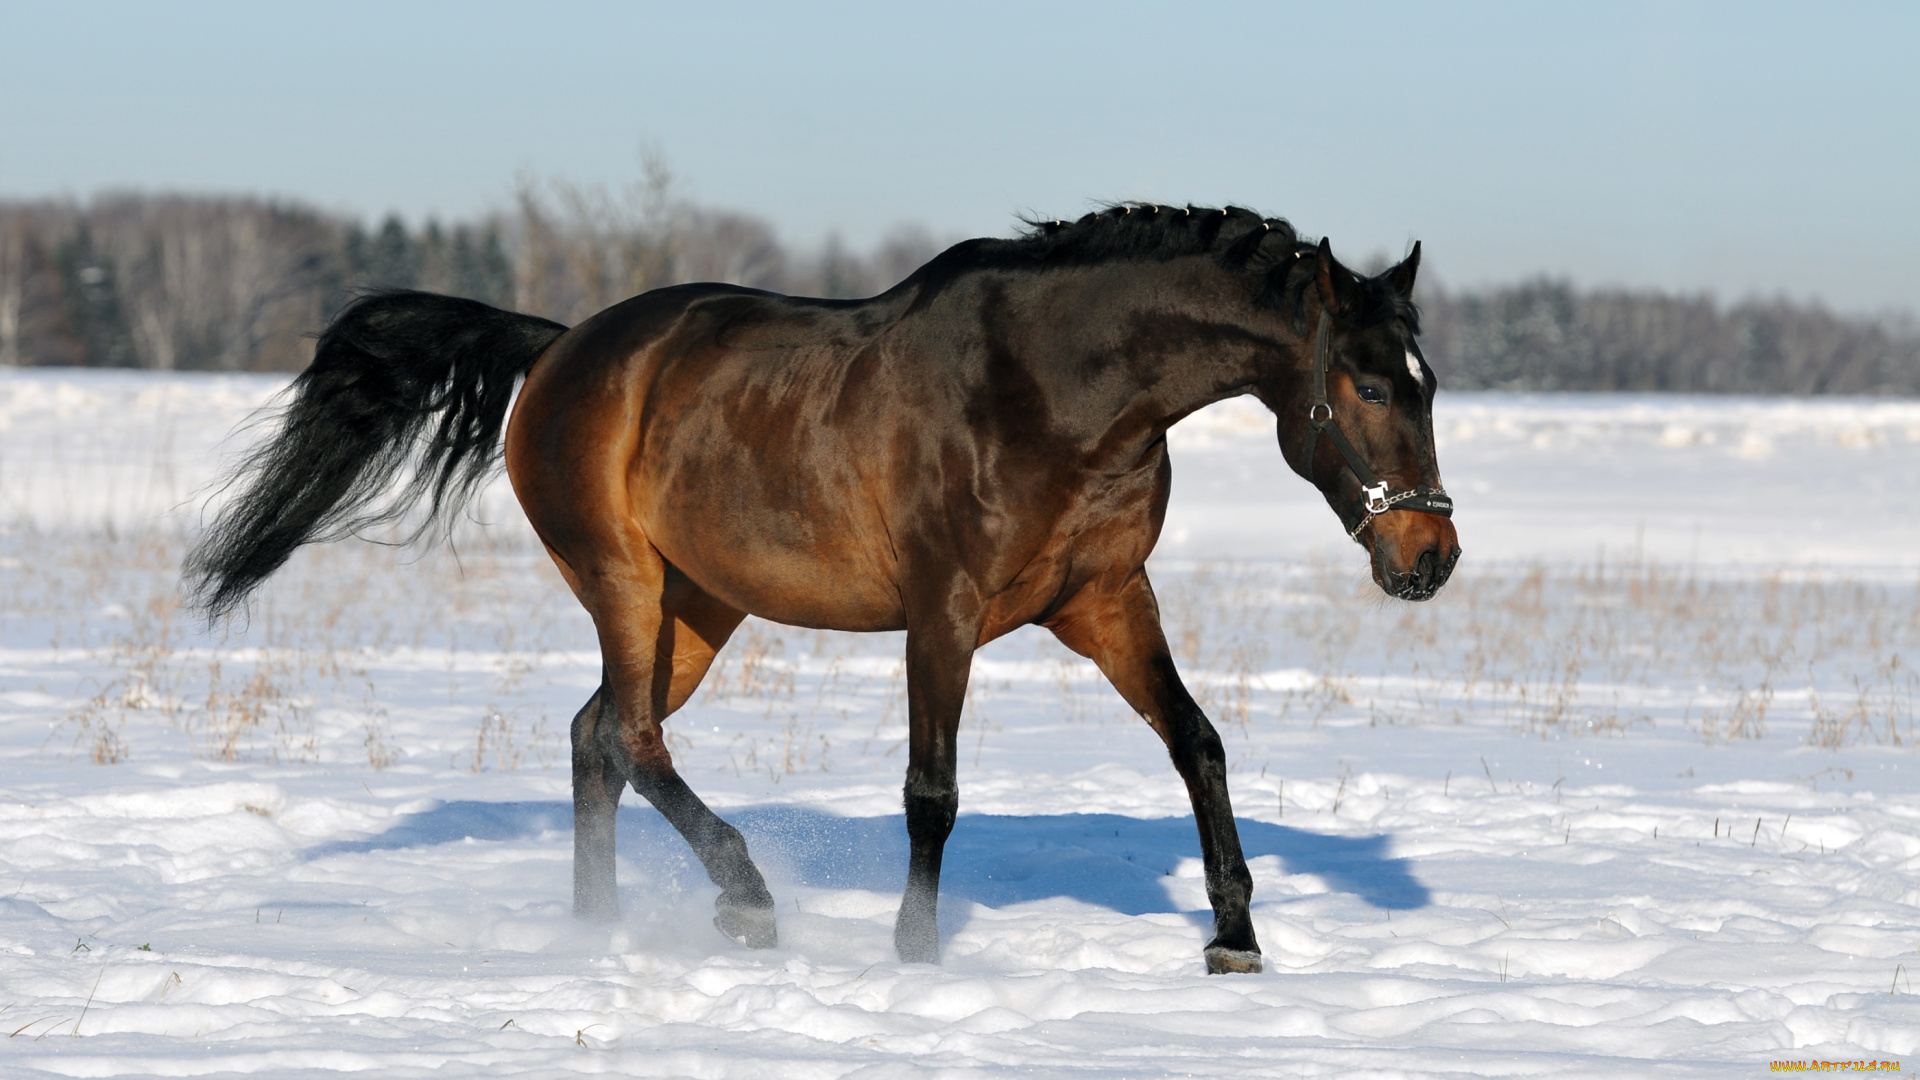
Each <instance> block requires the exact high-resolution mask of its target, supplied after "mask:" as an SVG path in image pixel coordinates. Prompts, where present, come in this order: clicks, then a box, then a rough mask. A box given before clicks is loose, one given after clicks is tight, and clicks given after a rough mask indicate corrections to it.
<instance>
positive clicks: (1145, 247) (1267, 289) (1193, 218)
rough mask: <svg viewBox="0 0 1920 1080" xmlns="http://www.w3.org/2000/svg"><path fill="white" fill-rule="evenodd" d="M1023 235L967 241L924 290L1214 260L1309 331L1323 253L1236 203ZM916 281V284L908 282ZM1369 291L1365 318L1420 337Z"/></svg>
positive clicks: (923, 274)
mask: <svg viewBox="0 0 1920 1080" xmlns="http://www.w3.org/2000/svg"><path fill="white" fill-rule="evenodd" d="M1026 225H1027V230H1026V232H1025V233H1024V234H1022V235H1020V236H1018V237H1015V238H1013V239H1010V240H992V239H989V240H968V241H965V242H963V243H960V244H957V245H955V246H954V247H952V248H949V249H948V250H947V251H946V252H944V253H943V254H941V255H940V256H939V257H937V258H935V259H934V260H933V261H932V262H930V263H928V264H927V265H926V266H925V267H924V268H922V270H921V271H920V273H919V274H916V275H914V277H915V278H919V279H920V280H921V282H922V286H923V288H924V287H926V286H932V287H933V288H935V289H938V288H940V287H942V286H944V285H945V284H946V282H947V281H949V280H951V278H952V277H954V276H957V275H959V274H961V273H964V272H966V271H968V270H978V269H1035V270H1045V269H1049V268H1053V267H1068V266H1087V265H1091V264H1097V263H1105V262H1114V261H1121V260H1139V261H1146V262H1164V261H1166V260H1169V259H1177V258H1182V257H1186V256H1192V255H1211V256H1213V257H1214V259H1215V260H1216V261H1217V262H1219V264H1220V265H1221V266H1223V267H1226V268H1228V269H1233V270H1239V271H1241V272H1243V273H1246V274H1248V275H1251V276H1254V277H1258V278H1260V279H1261V284H1260V289H1259V291H1258V292H1257V293H1256V294H1255V296H1254V302H1255V303H1257V304H1261V305H1264V306H1267V307H1272V308H1276V309H1278V310H1280V311H1284V312H1286V313H1288V315H1289V316H1290V317H1291V318H1292V319H1293V320H1294V321H1295V322H1296V323H1297V324H1298V326H1297V329H1299V330H1301V332H1305V329H1306V327H1305V321H1306V315H1305V311H1306V308H1305V297H1306V293H1307V290H1308V289H1309V288H1310V287H1311V286H1312V284H1313V277H1314V272H1315V271H1316V270H1317V259H1318V253H1317V248H1316V246H1315V245H1314V244H1312V243H1308V242H1307V241H1305V240H1303V239H1301V238H1300V235H1299V233H1298V232H1296V231H1295V230H1294V227H1293V226H1292V225H1291V224H1290V223H1289V222H1288V221H1287V220H1286V219H1285V218H1270V217H1265V216H1263V215H1261V214H1258V213H1256V212H1254V211H1252V210H1248V209H1246V208H1244V207H1239V206H1228V207H1222V208H1218V209H1215V208H1212V207H1204V206H1157V205H1154V204H1152V203H1116V204H1114V205H1111V206H1106V207H1102V208H1101V209H1099V210H1095V211H1093V212H1092V213H1089V214H1085V215H1083V216H1081V217H1080V218H1079V219H1078V220H1075V221H1039V220H1031V219H1029V220H1028V221H1027V222H1026ZM909 280H913V279H911V278H910V279H909ZM1363 284H1366V285H1370V286H1376V287H1371V288H1367V289H1365V290H1364V292H1365V294H1366V296H1367V298H1368V300H1369V301H1370V302H1369V303H1368V304H1367V309H1366V310H1363V311H1360V312H1356V313H1355V314H1356V315H1357V316H1358V318H1359V320H1360V321H1363V322H1369V323H1370V322H1374V321H1376V320H1378V321H1386V320H1389V319H1398V320H1400V321H1401V322H1402V323H1404V324H1405V325H1406V327H1407V328H1408V330H1409V331H1411V332H1414V333H1418V332H1419V322H1420V316H1419V312H1418V311H1417V310H1415V309H1414V308H1413V305H1412V304H1410V303H1406V302H1404V301H1401V300H1399V299H1398V298H1396V297H1394V296H1393V294H1392V290H1391V289H1388V288H1385V287H1384V286H1383V285H1378V284H1377V283H1375V282H1367V281H1364V279H1363Z"/></svg>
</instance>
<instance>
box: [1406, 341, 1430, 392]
mask: <svg viewBox="0 0 1920 1080" xmlns="http://www.w3.org/2000/svg"><path fill="white" fill-rule="evenodd" d="M1407 371H1408V372H1409V373H1410V374H1412V376H1413V381H1414V383H1415V385H1417V386H1419V387H1421V388H1422V389H1425V388H1426V385H1427V377H1426V376H1425V375H1422V374H1420V358H1419V357H1417V356H1415V355H1413V350H1412V349H1408V350H1407Z"/></svg>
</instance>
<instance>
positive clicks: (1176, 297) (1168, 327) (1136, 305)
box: [1083, 256, 1298, 437]
mask: <svg viewBox="0 0 1920 1080" xmlns="http://www.w3.org/2000/svg"><path fill="white" fill-rule="evenodd" d="M1226 273H1227V272H1226V271H1222V270H1220V269H1219V268H1218V267H1217V266H1216V265H1215V264H1214V263H1213V261H1212V259H1211V258H1210V257H1204V256H1203V257H1200V258H1198V259H1192V260H1173V261H1170V262H1168V263H1150V264H1145V265H1141V266H1139V267H1138V272H1137V273H1130V274H1125V275H1121V276H1119V277H1117V278H1115V279H1114V280H1116V281H1118V282H1122V283H1124V284H1122V285H1121V286H1120V287H1119V288H1110V289H1106V290H1104V291H1103V294H1102V299H1101V303H1100V304H1099V305H1098V306H1097V307H1095V308H1092V309H1090V311H1089V313H1088V314H1087V315H1085V316H1083V317H1084V319H1085V321H1086V324H1087V325H1086V326H1085V337H1084V340H1086V341H1088V342H1089V343H1090V351H1091V350H1095V349H1101V348H1110V347H1111V345H1112V343H1113V328H1114V327H1116V326H1129V325H1130V326H1132V327H1133V328H1134V332H1133V333H1132V334H1130V335H1129V336H1127V337H1125V338H1124V339H1123V343H1122V344H1121V346H1120V351H1121V352H1122V353H1124V354H1127V356H1128V360H1129V361H1130V362H1131V366H1132V368H1133V370H1135V371H1136V372H1137V378H1138V385H1135V386H1131V387H1128V388H1126V390H1125V391H1124V392H1123V394H1124V397H1125V400H1124V401H1119V402H1116V404H1117V405H1119V407H1120V409H1121V411H1122V414H1123V415H1124V416H1126V417H1129V418H1136V419H1137V418H1144V417H1147V416H1149V415H1150V416H1151V423H1152V426H1153V427H1154V428H1155V431H1154V436H1156V437H1157V436H1158V435H1159V434H1160V433H1162V432H1164V431H1165V430H1166V429H1167V428H1168V427H1171V426H1172V425H1173V424H1174V423H1176V422H1178V421H1179V420H1180V419H1181V418H1183V417H1185V416H1188V415H1189V414H1191V413H1194V412H1197V411H1199V410H1200V409H1204V408H1206V407H1207V406H1208V405H1212V404H1214V403H1215V402H1219V401H1224V400H1226V399H1227V398H1231V397H1239V396H1240V395H1243V394H1247V393H1251V392H1255V390H1256V387H1257V386H1260V385H1261V384H1263V383H1267V382H1270V381H1271V376H1272V374H1273V372H1272V370H1271V365H1272V364H1273V363H1274V362H1275V354H1276V351H1278V350H1286V349H1290V348H1291V349H1292V350H1293V351H1295V352H1297V351H1298V347H1297V345H1296V344H1295V343H1293V342H1292V341H1291V340H1286V341H1282V340H1276V339H1275V338H1274V337H1272V336H1271V334H1272V329H1271V326H1270V325H1268V326H1264V327H1263V326H1259V325H1256V323H1257V320H1256V319H1255V318H1254V317H1253V316H1254V312H1253V311H1252V310H1251V305H1250V304H1249V303H1248V300H1247V298H1246V297H1244V296H1243V295H1241V294H1240V293H1239V292H1238V289H1239V287H1240V285H1239V283H1238V282H1234V281H1230V280H1229V281H1226V282H1223V281H1222V280H1221V277H1222V275H1225V274H1226ZM1102 309H1104V310H1102Z"/></svg>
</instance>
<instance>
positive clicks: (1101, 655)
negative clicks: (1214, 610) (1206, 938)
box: [1046, 570, 1261, 975]
mask: <svg viewBox="0 0 1920 1080" xmlns="http://www.w3.org/2000/svg"><path fill="white" fill-rule="evenodd" d="M1046 625H1047V628H1048V629H1050V630H1052V631H1053V633H1054V635H1055V636H1056V637H1058V638H1059V639H1060V641H1061V643H1063V644H1065V645H1066V646H1067V647H1068V648H1070V649H1072V650H1073V651H1074V652H1077V653H1079V654H1080V655H1082V656H1084V657H1086V658H1087V659H1089V660H1092V661H1093V662H1094V663H1095V664H1097V665H1098V666H1099V668H1100V671H1101V673H1102V674H1104V675H1106V677H1107V681H1109V682H1111V683H1112V684H1113V688H1114V689H1115V690H1118V691H1120V696H1121V697H1123V698H1125V699H1126V701H1127V704H1128V705H1131V706H1132V707H1133V709H1134V711H1135V712H1138V713H1139V714H1140V715H1141V716H1143V717H1145V718H1146V720H1147V723H1148V724H1150V725H1152V726H1153V730H1154V731H1155V732H1156V733H1158V734H1159V736H1160V738H1161V739H1162V740H1163V741H1164V742H1165V743H1166V744H1167V752H1168V753H1169V754H1170V755H1171V756H1172V757H1173V767H1174V768H1175V769H1176V770H1178V771H1179V773H1180V779H1182V780H1184V781H1186V785H1187V796H1188V798H1190V799H1191V800H1192V802H1193V818H1194V824H1195V825H1197V826H1198V827H1199V830H1200V855H1201V859H1202V861H1203V862H1204V863H1205V865H1206V873H1207V900H1208V901H1209V902H1210V903H1211V904H1212V905H1213V929H1214V935H1213V940H1212V941H1210V942H1208V943H1207V947H1206V961H1207V970H1208V971H1209V972H1211V973H1213V974H1216V975H1218V974H1223V973H1227V972H1253V971H1259V970H1260V969H1261V963H1260V944H1259V942H1258V941H1256V940H1255V938H1254V935H1253V917H1252V914H1251V912H1250V910H1249V906H1250V904H1251V903H1252V900H1253V875H1252V874H1251V873H1249V872H1248V870H1247V860H1246V857H1245V856H1244V855H1242V854H1241V850H1240V832H1239V830H1238V829H1237V828H1236V827H1235V826H1234V823H1233V804H1232V801H1231V800H1230V799H1229V798H1228V796H1227V755H1226V749H1225V748H1224V747H1223V746H1221V744H1220V736H1219V734H1218V733H1217V732H1215V731H1214V730H1213V725H1212V724H1211V723H1208V721H1207V716H1206V714H1205V713H1203V712H1201V711H1200V706H1199V705H1197V704H1195V703H1194V700H1193V695H1191V694H1189V693H1187V688H1186V686H1185V684H1183V683H1182V682H1181V681H1180V673H1179V672H1178V671H1176V670H1174V666H1173V654H1172V653H1171V652H1170V651H1169V650H1168V648H1167V638H1166V635H1165V633H1163V632H1162V631H1161V628H1160V608H1159V605H1158V604H1157V603H1156V602H1155V601H1154V598H1153V587H1152V586H1151V585H1150V584H1148V582H1147V575H1146V572H1145V571H1144V570H1136V571H1134V572H1133V573H1132V574H1131V575H1129V576H1128V577H1127V578H1126V579H1125V580H1124V581H1121V582H1119V583H1117V584H1114V585H1111V586H1108V585H1105V584H1104V583H1101V584H1095V585H1091V586H1088V587H1087V588H1085V589H1083V590H1081V591H1080V592H1079V593H1078V594H1076V595H1075V596H1074V597H1073V598H1072V599H1071V600H1069V601H1068V602H1067V603H1066V604H1065V605H1063V606H1062V607H1061V609H1060V611H1059V612H1058V613H1057V614H1056V615H1054V617H1053V618H1051V619H1049V620H1047V624H1046Z"/></svg>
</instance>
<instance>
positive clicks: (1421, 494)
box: [1304, 311, 1453, 544]
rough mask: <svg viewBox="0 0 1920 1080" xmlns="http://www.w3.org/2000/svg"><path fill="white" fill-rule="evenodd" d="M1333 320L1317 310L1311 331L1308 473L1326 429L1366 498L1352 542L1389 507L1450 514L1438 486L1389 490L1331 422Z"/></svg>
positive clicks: (1449, 503)
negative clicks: (1329, 359)
mask: <svg viewBox="0 0 1920 1080" xmlns="http://www.w3.org/2000/svg"><path fill="white" fill-rule="evenodd" d="M1332 331H1333V320H1332V319H1331V318H1329V317H1328V316H1327V313H1326V312H1325V311H1321V312H1320V325H1319V327H1318V328H1317V329H1316V330H1315V331H1314V333H1313V403H1312V404H1311V405H1308V406H1307V450H1306V457H1305V458H1304V460H1305V462H1306V466H1307V476H1308V477H1309V478H1311V477H1312V476H1313V452H1314V450H1315V448H1316V447H1317V446H1318V445H1319V442H1320V432H1322V431H1325V432H1326V433H1327V437H1328V438H1329V439H1332V440H1333V445H1334V448H1335V449H1336V450H1339V451H1340V456H1341V457H1343V458H1346V459H1347V468H1349V469H1352V470H1353V475H1354V476H1356V477H1358V478H1359V480H1360V487H1361V491H1362V494H1363V495H1364V496H1365V498H1366V502H1365V507H1366V511H1367V515H1366V516H1365V517H1363V518H1361V519H1360V524H1358V525H1355V526H1354V527H1353V531H1352V532H1350V533H1348V534H1347V535H1348V536H1349V537H1350V538H1352V540H1353V542H1354V543H1356V544H1357V543H1359V542H1360V530H1362V529H1364V528H1366V527H1367V526H1368V525H1369V524H1371V523H1372V522H1373V519H1374V518H1376V517H1379V516H1380V515H1381V514H1384V513H1386V512H1387V511H1389V510H1418V511H1420V512H1422V513H1426V514H1437V515H1439V516H1440V517H1443V518H1450V517H1452V516H1453V500H1452V499H1451V498H1448V497H1447V493H1446V492H1445V491H1443V490H1441V489H1439V488H1428V487H1418V488H1415V489H1413V490H1412V491H1388V490H1387V483H1386V481H1384V480H1382V479H1380V478H1379V477H1378V476H1376V475H1375V474H1374V471H1373V470H1372V469H1370V468H1368V467H1367V459H1365V458H1363V457H1361V456H1360V452H1359V451H1358V450H1355V449H1354V448H1353V444H1352V443H1350V442H1348V441H1347V436H1346V433H1345V432H1342V431H1341V430H1340V425H1339V424H1337V423H1335V422H1334V419H1333V406H1332V405H1330V404H1328V403H1327V353H1328V352H1329V351H1330V350H1331V349H1332V338H1333V333H1332Z"/></svg>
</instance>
